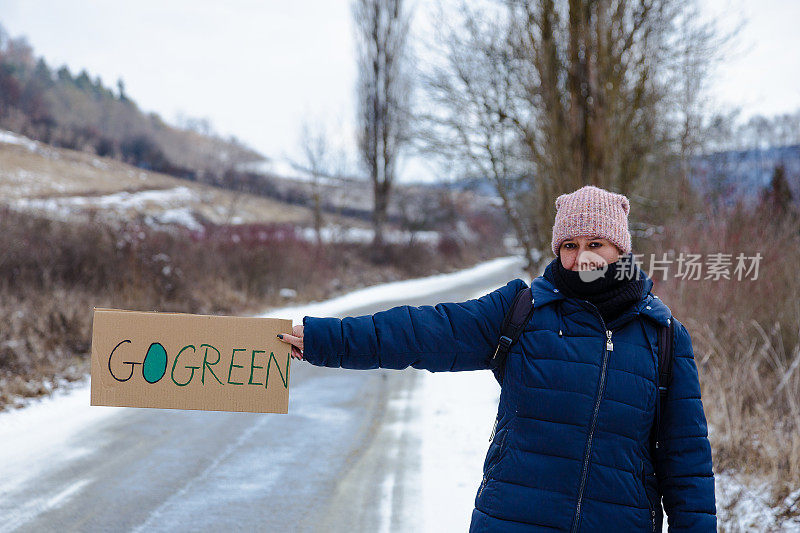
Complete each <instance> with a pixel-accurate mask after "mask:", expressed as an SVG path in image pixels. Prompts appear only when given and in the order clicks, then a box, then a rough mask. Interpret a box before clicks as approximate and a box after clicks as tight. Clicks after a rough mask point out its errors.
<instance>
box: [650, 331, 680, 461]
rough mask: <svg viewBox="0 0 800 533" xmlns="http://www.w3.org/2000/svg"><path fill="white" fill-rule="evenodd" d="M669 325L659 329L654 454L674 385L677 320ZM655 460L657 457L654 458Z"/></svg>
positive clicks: (653, 437)
mask: <svg viewBox="0 0 800 533" xmlns="http://www.w3.org/2000/svg"><path fill="white" fill-rule="evenodd" d="M667 323H668V325H666V326H660V327H659V328H658V401H657V402H656V425H655V430H654V431H653V433H652V439H651V440H652V443H651V446H652V449H653V454H655V451H656V450H658V449H659V442H660V437H661V414H662V412H663V410H664V408H665V405H666V402H667V393H668V392H669V386H670V384H671V383H672V366H673V364H672V361H673V359H674V357H673V344H674V339H675V320H673V318H672V317H670V318H668V319H667ZM653 457H654V459H655V456H653Z"/></svg>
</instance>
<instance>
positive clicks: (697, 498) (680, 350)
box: [655, 317, 717, 532]
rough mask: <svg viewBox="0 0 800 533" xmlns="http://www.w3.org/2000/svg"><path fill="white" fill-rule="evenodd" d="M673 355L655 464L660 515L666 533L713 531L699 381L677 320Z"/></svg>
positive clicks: (714, 520) (708, 451)
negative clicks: (662, 512)
mask: <svg viewBox="0 0 800 533" xmlns="http://www.w3.org/2000/svg"><path fill="white" fill-rule="evenodd" d="M673 320H675V318H674V317H673ZM673 350H674V354H675V356H674V360H673V365H674V366H673V369H672V383H671V384H670V387H669V392H668V394H667V400H666V402H665V407H664V413H663V414H662V424H663V429H662V431H663V433H662V436H661V441H660V444H659V449H658V450H657V451H656V465H655V467H656V474H657V475H658V479H659V485H660V487H661V491H662V494H663V497H664V510H665V511H666V512H667V517H668V520H669V531H670V532H672V531H708V532H715V531H716V530H717V517H716V504H715V497H714V472H713V469H712V460H711V445H710V444H709V441H708V426H707V424H706V417H705V412H704V411H703V402H702V399H701V398H700V381H699V377H698V374H697V366H696V365H695V361H694V351H693V349H692V340H691V337H690V336H689V332H688V331H687V330H686V328H685V327H684V325H683V324H681V323H680V322H678V321H677V320H675V339H674V347H673Z"/></svg>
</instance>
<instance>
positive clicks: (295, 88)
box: [0, 0, 800, 181]
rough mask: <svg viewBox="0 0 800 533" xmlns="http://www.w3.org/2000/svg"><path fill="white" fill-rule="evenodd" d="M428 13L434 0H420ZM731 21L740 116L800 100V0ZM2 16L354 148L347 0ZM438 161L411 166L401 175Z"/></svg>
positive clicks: (261, 142)
mask: <svg viewBox="0 0 800 533" xmlns="http://www.w3.org/2000/svg"><path fill="white" fill-rule="evenodd" d="M416 3H417V4H418V7H419V8H418V9H417V14H416V18H417V20H418V21H419V22H421V23H423V24H424V22H425V21H426V20H427V17H428V12H429V10H430V9H431V5H432V4H433V2H429V1H426V0H418V1H417V2H416ZM703 3H704V5H706V6H708V7H707V9H708V14H709V16H715V17H718V18H719V19H720V20H721V22H722V23H723V24H725V25H727V26H732V25H733V24H735V22H736V21H737V20H740V19H742V18H745V19H746V20H747V26H746V27H745V30H744V32H743V33H742V34H741V35H740V38H739V42H738V49H739V53H737V55H735V56H734V57H731V58H730V59H729V60H728V61H727V62H726V63H725V64H724V65H722V66H721V67H720V69H719V72H718V76H717V78H716V81H715V84H714V87H713V94H714V96H715V98H716V99H717V101H718V102H719V104H720V105H725V106H728V105H733V106H741V107H742V109H743V115H744V116H749V115H751V114H754V113H764V114H775V113H782V112H791V111H795V110H797V109H798V108H800V68H799V67H800V53H799V52H798V50H800V31H798V30H797V24H798V21H800V0H703ZM0 23H2V24H3V25H4V26H5V27H6V29H7V31H8V32H9V33H10V34H11V35H12V36H15V37H16V36H19V35H26V36H27V37H28V39H29V41H30V43H31V45H32V46H33V47H34V50H35V52H36V54H37V55H42V56H44V57H45V59H46V60H47V62H48V64H50V65H51V66H53V67H56V68H57V67H59V66H61V65H62V64H66V65H67V66H68V67H69V68H70V70H71V71H72V72H73V73H77V72H79V71H80V70H81V69H83V68H85V69H87V71H88V72H89V73H90V75H91V76H92V78H94V76H96V75H99V76H100V77H101V78H102V79H103V81H104V82H105V84H106V85H108V86H112V87H114V88H116V80H117V79H118V78H122V79H123V80H124V82H125V86H126V92H127V94H128V95H129V96H130V97H131V98H133V99H134V100H136V102H137V103H138V104H139V105H140V107H141V108H143V109H144V110H146V111H155V112H157V113H159V114H160V115H161V116H162V117H163V118H164V119H165V120H167V121H168V122H174V120H175V118H176V116H177V115H178V113H183V114H184V115H188V116H192V117H208V118H209V119H210V120H211V123H212V125H213V127H214V129H215V130H216V131H218V132H220V133H221V134H223V135H225V136H227V135H231V134H233V135H236V136H237V137H238V138H240V139H242V140H243V141H244V142H245V143H247V144H249V145H250V146H252V147H254V148H255V149H257V150H258V151H260V152H261V153H263V154H264V155H266V156H270V157H274V158H278V159H280V158H282V157H284V156H290V157H294V158H297V157H299V156H298V137H299V131H300V125H301V123H302V121H303V119H308V120H311V121H314V122H322V123H325V124H327V127H328V129H329V131H330V134H331V135H333V136H335V142H338V143H340V144H341V145H343V146H345V147H348V148H349V149H350V150H352V147H353V145H354V141H353V140H352V139H353V133H354V128H353V123H354V116H355V104H354V88H355V75H356V71H355V59H354V57H355V56H354V45H353V29H352V22H351V11H350V2H349V1H348V0H227V1H226V2H220V1H218V0H136V1H135V2H132V1H121V0H118V1H110V0H2V1H1V2H0ZM433 173H434V167H432V166H431V165H427V164H425V163H424V162H421V161H409V162H406V164H404V165H403V167H402V169H401V176H402V179H403V180H404V181H407V180H412V179H413V180H416V179H426V178H429V177H430V176H432V175H433Z"/></svg>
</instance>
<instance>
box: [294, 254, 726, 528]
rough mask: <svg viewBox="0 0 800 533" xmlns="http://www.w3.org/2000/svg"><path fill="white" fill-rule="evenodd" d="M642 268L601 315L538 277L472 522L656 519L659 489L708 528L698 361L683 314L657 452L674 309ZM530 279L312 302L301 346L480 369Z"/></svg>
mask: <svg viewBox="0 0 800 533" xmlns="http://www.w3.org/2000/svg"><path fill="white" fill-rule="evenodd" d="M556 260H558V259H556ZM642 275H643V276H644V277H646V278H647V280H646V287H645V290H644V293H643V297H642V298H641V299H640V301H639V302H638V303H636V304H633V305H631V306H630V307H629V308H628V309H627V310H625V311H623V312H622V314H621V315H620V316H618V317H617V318H615V319H614V320H613V321H612V322H610V323H608V324H605V323H604V322H603V320H602V317H601V315H600V313H599V311H598V310H597V308H596V307H595V306H594V305H593V304H591V303H589V302H587V301H585V300H580V299H575V298H568V297H565V296H563V295H562V294H560V293H559V291H558V289H557V288H555V287H554V286H553V284H552V283H551V282H550V281H548V279H546V278H545V277H543V276H539V277H537V278H535V279H534V280H533V282H532V284H531V289H532V294H533V301H534V312H533V316H532V319H531V321H530V322H529V323H528V325H527V327H526V328H525V329H524V331H523V333H522V335H521V336H520V339H519V342H517V343H516V344H514V346H513V347H512V349H511V351H510V352H509V355H508V359H507V364H506V368H505V376H504V380H503V387H502V390H501V394H500V404H499V409H498V413H497V421H496V431H495V433H494V438H493V440H492V442H491V444H490V446H489V450H488V453H487V455H486V459H485V461H484V466H483V471H484V474H483V480H482V481H481V483H480V487H479V488H478V491H477V496H476V498H475V509H474V510H473V514H472V523H471V526H470V531H473V532H484V531H491V532H495V531H496V532H501V531H502V532H504V533H508V532H523V531H524V532H531V531H547V532H550V531H572V532H575V531H586V532H598V531H600V532H602V531H609V532H628V531H654V530H657V531H661V524H662V521H663V514H662V511H661V505H660V503H659V502H660V500H661V497H662V496H663V505H664V510H665V511H666V512H667V515H668V524H669V531H703V532H713V531H716V506H715V499H714V474H713V471H712V461H711V448H710V446H709V442H708V438H707V427H706V418H705V413H704V412H703V404H702V401H701V398H700V385H699V381H698V374H697V367H696V366H695V361H694V355H693V352H692V343H691V338H690V336H689V333H688V332H687V330H686V328H685V327H684V326H683V324H681V323H680V322H679V321H677V320H675V341H674V354H675V360H674V368H673V381H672V385H671V387H670V389H669V394H668V397H667V403H666V409H665V411H666V412H664V413H663V414H662V417H663V418H662V424H663V431H664V434H663V436H662V437H663V442H662V443H660V448H659V450H658V451H657V452H656V455H657V457H655V458H653V457H651V452H650V446H649V439H648V434H649V431H650V429H651V427H652V425H653V423H654V419H655V407H656V401H657V398H658V394H657V388H656V380H657V372H656V368H657V360H658V359H657V353H656V347H657V326H656V325H657V324H666V323H667V320H668V319H670V317H671V313H670V310H669V308H668V307H667V306H666V305H664V303H663V302H662V301H661V299H659V298H658V297H657V296H654V295H653V294H652V293H651V292H650V289H651V288H652V285H653V282H652V280H651V279H650V278H649V277H647V275H646V274H644V272H643V271H642ZM525 287H526V284H525V282H524V281H523V280H521V279H515V280H513V281H510V282H508V283H507V284H506V285H505V286H503V287H500V288H498V289H496V290H494V291H493V292H491V293H489V294H486V295H485V296H482V297H480V298H477V299H473V300H468V301H466V302H460V303H440V304H437V305H435V306H421V307H412V306H407V305H402V306H398V307H393V308H391V309H388V310H386V311H381V312H378V313H375V314H373V315H364V316H355V317H346V318H343V319H338V318H330V317H327V318H321V317H310V316H306V317H304V318H303V325H304V326H305V328H304V343H305V344H304V347H305V349H304V358H305V360H306V361H308V362H309V363H311V364H314V365H318V366H327V367H344V368H356V369H369V368H378V367H381V368H393V369H403V368H406V367H408V366H411V367H414V368H419V369H427V370H430V371H433V372H441V371H454V370H478V369H487V368H488V360H489V357H490V356H491V355H492V353H493V352H494V349H495V347H496V345H497V341H498V337H499V335H500V324H501V322H502V320H503V317H504V316H505V314H506V311H508V309H509V307H510V305H511V302H512V301H513V298H514V295H515V294H516V293H517V291H520V290H522V289H523V288H525ZM672 320H674V318H672ZM607 341H610V342H607ZM657 479H658V481H659V482H658V486H657Z"/></svg>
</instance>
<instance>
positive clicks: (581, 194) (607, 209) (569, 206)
mask: <svg viewBox="0 0 800 533" xmlns="http://www.w3.org/2000/svg"><path fill="white" fill-rule="evenodd" d="M630 209H631V204H630V202H629V201H628V197H627V196H625V195H624V194H617V193H614V192H610V191H607V190H605V189H601V188H600V187H595V186H594V185H586V186H584V187H581V188H580V189H578V190H577V191H575V192H571V193H569V194H562V195H561V196H559V197H558V198H556V221H555V224H553V242H552V247H553V253H554V254H555V255H558V250H559V248H561V243H563V242H564V241H565V240H567V239H571V238H573V237H577V236H579V235H580V236H586V237H602V238H605V239H608V240H609V241H610V242H612V243H613V244H614V245H616V247H617V248H619V249H620V250H621V251H622V253H623V254H627V253H629V252H630V251H631V234H630V232H629V231H628V213H629V212H630Z"/></svg>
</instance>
